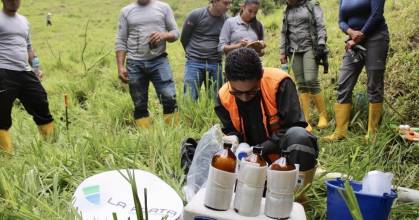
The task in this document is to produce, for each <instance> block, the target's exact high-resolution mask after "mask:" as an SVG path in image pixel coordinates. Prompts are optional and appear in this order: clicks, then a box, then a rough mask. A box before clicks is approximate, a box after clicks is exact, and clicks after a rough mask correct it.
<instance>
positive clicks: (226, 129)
mask: <svg viewBox="0 0 419 220" xmlns="http://www.w3.org/2000/svg"><path fill="white" fill-rule="evenodd" d="M214 111H215V114H217V116H218V118H219V119H220V122H221V124H222V125H223V128H222V131H223V133H224V134H225V135H236V136H237V137H239V139H240V142H243V137H242V135H240V133H239V132H238V131H237V130H236V129H235V128H234V125H233V122H232V121H231V118H230V113H229V112H228V111H227V109H225V108H224V106H223V105H222V104H221V100H220V97H217V100H216V101H215V108H214Z"/></svg>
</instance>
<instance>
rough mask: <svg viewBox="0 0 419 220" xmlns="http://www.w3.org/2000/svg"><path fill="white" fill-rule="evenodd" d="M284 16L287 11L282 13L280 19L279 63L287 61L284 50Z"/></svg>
mask: <svg viewBox="0 0 419 220" xmlns="http://www.w3.org/2000/svg"><path fill="white" fill-rule="evenodd" d="M286 16H287V13H286V12H285V13H284V18H283V19H282V28H281V33H280V35H281V39H280V43H279V55H280V58H279V59H280V62H281V64H285V63H287V51H285V50H286V44H287V33H285V32H286V30H285V25H286V19H287V18H286Z"/></svg>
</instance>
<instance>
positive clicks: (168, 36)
mask: <svg viewBox="0 0 419 220" xmlns="http://www.w3.org/2000/svg"><path fill="white" fill-rule="evenodd" d="M164 22H165V26H166V31H165V32H153V33H151V34H150V44H151V45H155V46H157V45H158V44H159V43H160V42H162V41H167V42H169V43H172V42H175V41H176V40H177V39H178V38H179V29H178V27H177V24H176V20H175V16H174V15H173V11H172V9H171V8H170V6H167V7H166V12H165V20H164Z"/></svg>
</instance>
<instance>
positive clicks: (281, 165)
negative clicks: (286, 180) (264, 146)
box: [271, 152, 295, 171]
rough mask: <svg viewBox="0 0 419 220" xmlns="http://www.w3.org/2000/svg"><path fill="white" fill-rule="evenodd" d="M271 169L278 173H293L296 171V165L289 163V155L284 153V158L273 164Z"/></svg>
mask: <svg viewBox="0 0 419 220" xmlns="http://www.w3.org/2000/svg"><path fill="white" fill-rule="evenodd" d="M271 169H272V170H277V171H291V170H295V165H294V164H291V163H290V162H289V160H288V153H287V152H282V157H281V158H279V159H278V160H276V161H275V162H273V163H272V166H271Z"/></svg>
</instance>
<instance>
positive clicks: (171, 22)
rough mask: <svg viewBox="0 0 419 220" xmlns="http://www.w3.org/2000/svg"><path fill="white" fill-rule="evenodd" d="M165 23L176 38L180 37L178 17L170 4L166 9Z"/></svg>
mask: <svg viewBox="0 0 419 220" xmlns="http://www.w3.org/2000/svg"><path fill="white" fill-rule="evenodd" d="M165 23H166V30H167V31H168V32H169V33H171V34H173V35H174V36H175V38H176V40H177V39H179V35H180V33H179V29H178V27H177V24H176V19H175V16H174V14H173V11H172V9H171V8H170V6H167V9H166V20H165Z"/></svg>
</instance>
